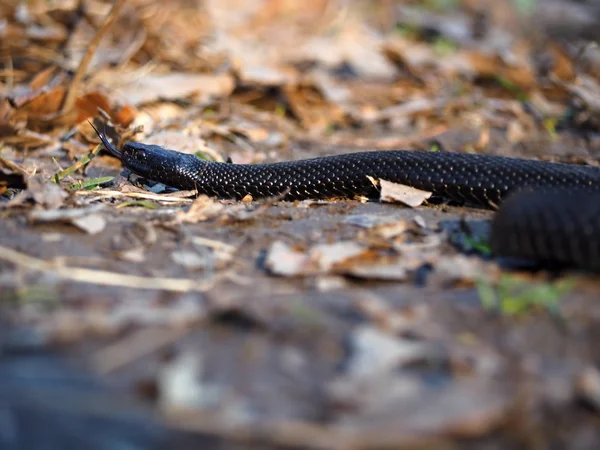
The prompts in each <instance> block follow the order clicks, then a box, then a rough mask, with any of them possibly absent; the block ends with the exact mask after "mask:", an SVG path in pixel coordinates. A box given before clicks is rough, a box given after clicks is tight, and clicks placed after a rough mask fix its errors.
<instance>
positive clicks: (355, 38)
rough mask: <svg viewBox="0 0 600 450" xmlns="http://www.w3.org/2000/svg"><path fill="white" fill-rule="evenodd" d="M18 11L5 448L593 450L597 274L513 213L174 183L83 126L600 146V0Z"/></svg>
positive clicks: (250, 144)
mask: <svg viewBox="0 0 600 450" xmlns="http://www.w3.org/2000/svg"><path fill="white" fill-rule="evenodd" d="M0 19H1V20H0V43H1V44H2V45H1V46H0V54H1V55H2V58H1V61H0V64H1V66H2V67H1V68H0V100H1V103H0V142H1V147H0V301H1V305H2V309H1V311H2V320H3V327H2V331H1V332H0V348H1V349H2V352H1V353H0V380H2V383H0V385H1V386H0V405H1V408H0V411H4V412H3V413H2V415H0V417H2V419H1V420H0V447H1V448H3V449H4V448H7V449H37V448H52V449H54V448H57V449H58V448H94V449H96V448H97V449H114V448H121V447H119V446H120V445H121V446H124V445H128V447H127V448H135V449H137V448H139V449H147V448H148V449H150V448H156V449H158V448H165V449H166V448H181V449H186V448H190V449H191V448H199V447H202V448H224V449H229V448H324V449H326V448H327V449H329V448H336V449H349V448H352V449H367V448H394V449H396V448H410V449H413V448H415V449H416V448H418V449H425V448H427V449H428V448H431V449H446V448H447V449H454V448H456V449H471V448H473V449H482V448H483V449H504V448H511V449H512V448H523V449H547V448H548V449H563V448H568V449H595V448H598V447H599V446H600V414H599V412H600V349H599V348H598V342H600V304H599V303H598V298H599V297H600V281H599V279H598V275H597V274H594V273H586V272H581V271H576V270H573V269H568V268H556V267H553V268H548V267H540V266H535V265H531V264H524V263H522V262H517V261H507V260H499V259H496V258H494V255H493V254H491V253H490V249H489V245H488V244H487V233H488V227H489V220H490V219H491V218H492V217H493V215H494V211H491V210H484V209H479V208H472V207H469V206H465V205H455V204H447V203H444V202H440V201H436V199H432V200H431V201H426V202H425V204H424V205H420V206H417V207H414V208H411V207H407V206H405V205H403V204H401V202H398V201H396V202H376V201H368V202H367V201H365V200H364V199H347V200H331V201H304V202H295V203H292V202H281V201H278V199H267V200H264V201H260V202H255V201H249V202H234V201H219V200H214V199H209V198H206V197H203V196H200V197H196V195H195V193H194V192H180V191H174V190H173V189H170V188H168V187H165V186H162V185H156V184H155V183H152V182H151V180H143V179H139V178H136V177H135V176H133V175H131V174H129V173H127V172H123V171H122V169H121V167H120V164H119V161H117V160H116V159H115V158H114V157H112V156H110V155H108V154H106V153H104V151H102V150H101V148H100V147H99V146H98V140H97V138H96V136H95V134H94V132H93V130H92V129H91V126H90V125H89V123H88V122H87V120H96V124H97V125H104V124H106V127H107V128H106V129H107V131H108V133H109V135H110V136H111V138H113V139H115V140H117V141H118V142H117V144H120V143H123V142H125V141H127V140H136V141H140V142H145V143H154V144H159V145H163V146H165V147H167V148H172V149H177V150H180V151H185V152H187V153H195V154H198V155H199V156H201V157H203V158H206V159H215V160H221V161H224V160H227V159H228V158H231V160H232V161H233V162H234V163H260V162H265V161H283V160H291V159H301V158H307V157H312V156H319V155H332V154H340V153H345V152H353V151H359V150H373V149H392V148H401V149H416V148H419V149H429V150H431V151H462V152H471V153H487V154H501V155H508V156H516V157H523V158H535V159H544V160H550V161H563V162H570V163H579V164H591V165H598V161H600V133H599V132H598V117H599V116H598V114H599V111H600V101H599V100H598V98H599V97H598V96H599V95H600V84H599V83H600V79H598V77H597V74H598V73H599V72H598V70H597V69H598V64H599V63H600V58H599V56H600V53H599V51H598V49H597V48H596V47H597V46H596V45H595V44H594V39H596V38H597V35H596V32H597V29H598V28H597V25H598V22H599V21H600V10H599V9H598V6H597V5H596V3H595V2H591V1H590V2H575V1H573V2H571V1H567V0H563V1H547V2H546V1H544V2H542V1H538V2H529V1H514V2H492V1H489V2H487V1H484V0H481V1H475V0H463V1H459V0H456V1H454V0H450V1H427V2H410V1H393V0H390V1H381V2H373V1H357V2H350V1H343V0H311V1H307V2H293V1H283V0H264V1H260V2H248V1H246V2H244V1H242V0H227V1H216V0H215V1H211V0H206V1H201V0H196V1H175V2H169V3H168V4H167V3H166V2H162V3H158V2H154V1H150V0H135V1H132V2H123V1H117V2H114V4H113V3H111V2H100V1H91V0H89V1H88V0H84V1H81V2H70V1H64V2H63V1H58V2H46V1H30V2H17V1H13V2H11V1H9V2H8V3H6V2H4V3H3V5H2V6H0ZM117 146H118V145H117ZM123 448H124V447H123Z"/></svg>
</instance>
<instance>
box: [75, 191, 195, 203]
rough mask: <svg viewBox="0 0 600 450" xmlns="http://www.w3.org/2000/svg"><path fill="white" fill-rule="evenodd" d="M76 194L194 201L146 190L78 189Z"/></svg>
mask: <svg viewBox="0 0 600 450" xmlns="http://www.w3.org/2000/svg"><path fill="white" fill-rule="evenodd" d="M75 195H84V196H94V195H97V196H99V197H111V198H118V197H128V198H144V199H147V200H156V201H159V202H169V203H179V204H181V203H192V202H193V201H194V200H193V199H191V198H181V197H169V196H167V195H165V194H150V193H145V192H120V191H76V192H75Z"/></svg>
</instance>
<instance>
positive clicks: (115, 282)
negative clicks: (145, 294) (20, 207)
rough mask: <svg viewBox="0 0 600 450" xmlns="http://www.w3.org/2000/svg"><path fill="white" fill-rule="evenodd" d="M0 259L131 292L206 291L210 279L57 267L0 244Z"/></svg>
mask: <svg viewBox="0 0 600 450" xmlns="http://www.w3.org/2000/svg"><path fill="white" fill-rule="evenodd" d="M0 260H3V261H8V262H10V263H12V264H15V265H17V266H21V267H25V268H27V269H29V270H36V271H38V272H43V273H52V274H54V275H56V276H58V277H60V278H62V279H63V280H69V281H76V282H79V283H90V284H97V285H101V286H118V287H124V288H132V289H155V290H162V291H170V292H206V291H208V290H210V289H211V288H212V287H213V285H214V283H215V282H214V280H201V281H195V280H191V279H189V278H166V277H140V276H136V275H127V274H123V273H119V272H111V271H107V270H98V269H88V268H84V267H71V266H57V265H56V264H53V263H52V261H46V260H43V259H39V258H35V257H33V256H29V255H26V254H24V253H21V252H18V251H16V250H13V249H11V248H8V247H4V246H1V245H0Z"/></svg>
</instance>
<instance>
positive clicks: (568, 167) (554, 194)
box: [96, 130, 600, 270]
mask: <svg viewBox="0 0 600 450" xmlns="http://www.w3.org/2000/svg"><path fill="white" fill-rule="evenodd" d="M96 132H97V133H98V136H99V137H100V139H101V141H102V143H103V145H104V147H106V149H107V150H108V151H110V152H111V153H112V154H114V155H115V156H117V157H118V158H120V159H121V161H122V164H123V166H124V167H126V168H127V169H129V170H131V171H132V172H133V173H135V174H137V175H140V176H143V177H145V178H147V179H150V180H154V181H158V182H161V183H163V184H165V185H167V186H171V187H174V188H177V189H195V190H197V191H198V193H200V194H207V195H209V196H214V197H218V198H229V199H237V200H241V199H243V198H245V197H247V196H248V195H249V196H251V197H252V199H254V200H256V199H259V198H264V197H272V196H282V197H283V199H285V200H302V199H315V198H334V197H338V198H339V197H345V198H353V197H355V196H365V197H369V198H378V197H379V192H380V191H379V190H380V188H379V186H378V185H377V183H376V182H375V183H374V182H373V181H374V180H387V181H391V182H394V183H399V184H403V185H408V186H412V187H414V188H418V189H421V190H426V191H430V192H433V194H434V195H436V196H440V197H443V198H446V199H449V200H454V201H458V202H460V203H475V204H478V205H480V206H484V207H492V206H495V205H500V204H501V207H500V210H499V211H498V213H497V214H496V216H495V218H494V220H493V222H492V231H491V237H490V242H491V246H492V250H493V252H494V253H495V254H496V255H497V256H509V257H517V258H525V259H534V260H539V261H543V262H545V261H548V262H550V261H551V262H558V263H565V264H568V265H572V266H576V267H581V268H585V269H591V270H600V168H597V167H592V166H582V165H574V164H560V163H550V162H542V161H533V160H524V159H517V158H507V157H500V156H490V155H477V154H466V153H450V152H429V151H418V150H414V151H412V150H389V151H370V152H359V153H350V154H343V155H337V156H326V157H320V158H312V159H305V160H300V161H287V162H279V163H268V164H230V163H219V162H209V161H204V160H201V159H199V158H197V157H196V156H194V155H189V154H184V153H180V152H176V151H172V150H167V149H164V148H162V147H159V146H156V145H146V144H141V143H137V142H128V143H126V144H125V145H123V147H122V149H121V151H118V150H117V149H116V148H115V147H114V146H112V145H111V144H110V143H109V142H108V140H107V138H106V136H105V134H103V133H100V132H98V130H96ZM505 199H506V201H505Z"/></svg>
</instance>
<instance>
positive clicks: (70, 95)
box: [61, 0, 125, 113]
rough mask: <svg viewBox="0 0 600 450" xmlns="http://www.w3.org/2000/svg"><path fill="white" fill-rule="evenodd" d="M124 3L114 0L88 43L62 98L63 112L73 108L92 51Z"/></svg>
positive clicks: (121, 0)
mask: <svg viewBox="0 0 600 450" xmlns="http://www.w3.org/2000/svg"><path fill="white" fill-rule="evenodd" d="M124 4H125V0H116V1H115V3H114V5H113V7H112V9H111V10H110V12H109V13H108V15H107V16H106V18H105V19H104V23H103V24H102V26H101V27H100V29H99V30H98V32H97V33H96V35H95V36H94V38H93V39H92V41H91V42H90V45H89V46H88V49H87V51H86V52H85V55H83V58H81V62H80V63H79V67H78V68H77V72H75V76H74V77H73V81H72V82H71V86H70V87H69V90H68V92H67V95H65V98H64V100H63V105H62V108H61V110H62V112H63V113H66V112H68V111H70V110H71V108H73V105H74V104H75V99H76V97H77V91H78V88H79V85H80V84H81V81H82V80H83V77H84V75H85V73H86V71H87V68H88V66H89V65H90V62H91V61H92V58H93V57H94V53H96V49H97V48H98V45H99V44H100V41H101V40H102V37H103V36H104V34H105V33H106V31H107V30H108V29H109V28H110V27H111V26H112V24H113V23H114V22H115V20H116V19H117V15H118V14H119V11H120V10H121V8H122V7H123V5H124Z"/></svg>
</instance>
